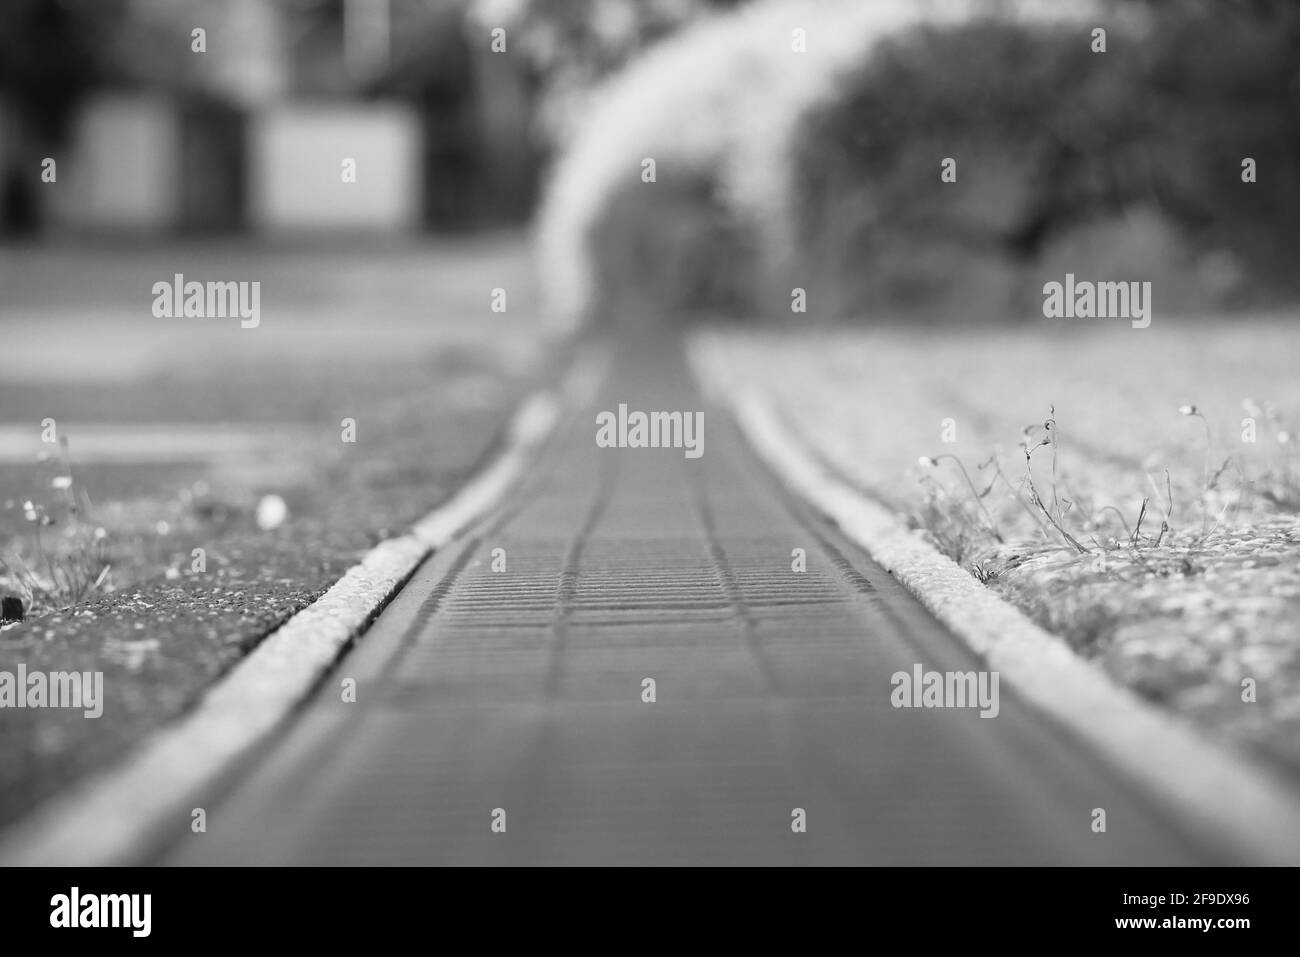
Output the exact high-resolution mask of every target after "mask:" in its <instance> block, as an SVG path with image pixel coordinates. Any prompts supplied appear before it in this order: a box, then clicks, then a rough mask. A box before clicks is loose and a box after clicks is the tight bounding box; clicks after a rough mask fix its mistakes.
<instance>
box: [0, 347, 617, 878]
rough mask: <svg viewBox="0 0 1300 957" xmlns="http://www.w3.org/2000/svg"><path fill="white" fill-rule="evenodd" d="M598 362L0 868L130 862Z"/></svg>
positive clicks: (508, 476) (58, 804)
mask: <svg viewBox="0 0 1300 957" xmlns="http://www.w3.org/2000/svg"><path fill="white" fill-rule="evenodd" d="M602 361H603V357H601V356H598V355H597V354H595V353H586V354H582V355H580V356H579V358H578V359H577V360H576V361H575V363H574V365H573V367H572V369H571V370H570V372H569V374H568V376H567V377H566V379H565V382H564V383H563V385H562V386H561V387H560V388H559V389H558V390H556V391H551V392H540V393H536V394H534V395H532V396H531V397H529V398H528V399H527V400H526V401H525V402H523V404H522V405H521V406H520V407H519V408H518V409H517V410H516V412H515V414H514V416H513V418H512V420H511V423H510V427H509V433H508V436H507V439H506V442H505V448H504V449H503V450H502V451H501V453H500V454H499V455H498V456H497V457H496V459H495V460H493V462H492V463H491V464H490V465H489V466H488V467H487V468H486V469H485V470H484V471H483V472H482V473H480V474H479V475H478V476H476V477H475V478H473V479H472V480H470V482H469V483H468V484H466V485H465V486H464V487H463V488H461V489H460V491H458V492H457V493H456V494H455V495H454V496H453V497H452V498H451V499H450V500H449V501H448V502H446V503H445V504H444V505H442V506H440V507H439V508H437V509H435V510H434V511H433V512H431V513H430V514H429V515H427V516H426V517H425V518H424V519H422V520H421V521H420V522H419V523H418V524H417V525H416V526H415V527H414V529H412V531H411V532H410V533H409V534H407V535H404V536H402V537H401V538H394V539H389V540H388V541H385V542H383V543H381V544H380V545H378V546H376V547H375V548H374V549H372V550H371V551H370V552H368V553H367V554H366V555H365V556H364V558H363V559H362V561H361V563H360V564H358V565H355V566H353V567H352V568H350V569H348V571H347V572H346V573H345V574H344V575H343V577H342V578H341V579H340V580H339V581H338V582H336V583H335V584H334V585H333V586H332V587H331V588H330V589H329V591H327V592H326V593H325V594H324V595H322V596H321V597H320V598H319V599H318V600H317V601H315V602H314V603H312V604H311V605H309V606H308V607H307V608H305V609H303V610H302V611H300V612H299V613H298V614H296V615H294V616H293V617H292V618H290V619H289V620H288V621H287V622H285V623H284V624H283V625H282V626H280V628H279V629H277V630H276V631H274V632H273V633H272V634H270V635H269V636H267V637H266V638H265V639H264V640H263V641H262V642H261V643H260V644H259V645H258V646H257V647H256V648H255V649H253V651H252V652H250V653H249V654H248V656H247V657H245V658H243V659H242V660H241V661H240V662H239V663H238V664H237V665H236V666H235V667H234V668H233V669H232V670H231V671H230V673H229V674H228V675H227V676H226V677H224V678H222V679H221V680H220V681H218V682H217V683H216V684H215V685H213V686H212V687H211V688H209V689H208V691H207V692H206V693H205V694H204V696H203V697H202V699H201V700H200V701H199V703H198V704H197V706H196V707H195V708H194V710H193V711H191V712H190V713H189V714H188V715H187V716H186V717H184V718H182V719H181V720H180V721H178V722H177V723H175V724H172V725H170V726H167V727H164V728H162V729H161V730H159V731H157V732H155V733H154V734H153V735H151V736H150V737H148V738H146V739H145V740H144V742H142V744H141V745H140V746H138V747H137V748H136V750H135V751H133V752H132V753H131V754H129V755H128V756H127V757H126V758H125V759H123V760H122V761H120V762H118V763H117V764H116V765H114V766H112V767H110V768H108V769H106V770H104V771H101V772H99V773H97V774H94V775H92V776H91V777H89V778H88V779H86V780H85V781H83V782H81V783H79V784H78V785H75V786H74V787H73V788H72V789H71V790H70V791H67V792H65V793H63V794H61V795H59V796H57V797H55V798H53V799H51V800H50V801H47V802H46V803H45V804H43V805H41V806H39V807H37V808H36V809H35V810H34V811H33V812H32V813H31V814H29V815H28V816H27V817H25V818H23V819H21V820H19V821H17V822H15V823H14V824H13V825H11V826H10V828H9V829H8V831H7V832H6V834H5V837H4V840H3V841H0V865H4V866H102V865H110V864H123V863H129V862H130V861H131V860H132V859H133V857H134V856H135V855H138V854H139V853H141V850H142V849H143V848H146V847H148V846H149V845H150V844H151V843H152V840H153V839H154V838H156V836H157V834H156V831H157V829H159V828H168V827H175V828H179V827H181V826H183V825H184V823H185V822H186V821H187V820H189V817H190V814H191V811H192V809H193V807H194V806H196V805H195V804H194V803H192V802H193V801H195V800H197V799H196V795H199V794H202V793H203V792H204V791H205V790H206V789H207V788H209V787H210V786H211V785H212V784H213V782H215V781H216V779H217V778H218V777H219V775H220V774H221V773H222V772H223V771H225V770H226V769H227V768H228V767H229V766H230V765H231V763H232V762H233V761H235V759H237V758H238V757H239V756H241V755H242V754H244V753H246V752H247V751H248V750H249V749H250V748H252V747H254V746H255V745H257V744H258V743H260V742H262V741H264V740H265V739H266V738H267V736H268V735H270V734H271V733H272V732H273V731H274V730H275V729H276V728H277V727H278V726H279V725H280V723H281V722H282V721H284V719H285V718H286V717H288V715H289V714H290V712H291V711H292V710H293V709H294V708H295V707H296V706H297V705H298V704H299V702H301V701H302V700H303V699H304V698H306V696H307V695H308V694H310V693H311V691H312V689H313V688H314V687H315V686H316V684H317V682H318V681H319V680H320V679H321V678H322V677H323V676H324V675H325V674H326V672H328V671H329V669H330V668H331V667H332V666H333V664H334V663H335V662H336V661H337V660H338V658H339V657H340V656H341V655H342V654H343V653H344V652H345V651H346V650H347V648H348V646H349V644H350V643H351V642H352V641H353V640H354V639H355V638H357V637H358V636H359V635H360V634H361V633H362V632H364V631H365V629H366V628H367V627H368V626H369V624H370V623H371V622H372V621H373V620H374V618H375V617H376V616H377V615H378V614H379V612H380V611H381V610H382V609H383V608H384V606H385V605H386V604H387V603H388V602H389V600H390V599H391V598H392V597H393V595H394V594H396V593H397V591H398V590H399V589H400V588H401V587H402V586H403V585H404V584H405V583H406V581H407V579H408V578H410V576H411V574H412V573H413V572H414V571H415V570H416V568H417V567H418V566H419V565H420V563H421V562H423V561H424V559H425V558H426V557H427V556H428V555H429V554H430V553H432V552H433V551H434V550H436V549H439V548H442V547H443V546H445V545H446V544H447V543H448V542H450V541H452V540H453V539H454V538H455V537H456V535H457V534H458V533H459V532H460V531H462V530H463V529H464V528H465V527H466V526H468V525H469V524H470V523H471V522H473V521H474V520H475V519H477V518H479V517H481V516H482V515H483V514H484V513H485V512H486V511H487V510H488V509H489V508H491V507H492V505H494V504H495V503H496V502H497V501H498V500H499V499H500V498H501V497H502V496H503V495H504V494H505V493H506V492H507V491H508V490H509V489H510V488H511V487H512V486H513V485H514V484H515V483H516V482H517V481H518V480H519V478H520V477H521V475H522V474H523V470H524V467H525V466H526V464H527V463H528V461H529V460H530V458H531V456H532V453H533V452H534V451H535V450H536V449H537V448H538V446H540V445H541V444H542V443H543V442H544V441H545V440H546V438H547V437H548V436H549V435H550V434H551V431H552V429H553V427H554V425H555V423H556V421H557V419H558V417H559V413H560V409H561V407H562V406H563V405H565V404H567V403H569V402H573V401H578V400H579V398H580V397H581V396H582V395H584V394H585V393H586V392H587V391H589V390H590V389H591V387H592V384H593V383H594V382H595V381H596V380H597V378H598V377H599V374H600V369H601V367H602ZM201 803H202V802H201V801H200V802H199V806H201Z"/></svg>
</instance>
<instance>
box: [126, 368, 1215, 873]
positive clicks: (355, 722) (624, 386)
mask: <svg viewBox="0 0 1300 957" xmlns="http://www.w3.org/2000/svg"><path fill="white" fill-rule="evenodd" d="M702 401H703V400H702V399H701V397H700V395H699V393H698V392H697V390H696V389H695V387H694V385H693V384H692V383H691V382H690V379H689V376H688V374H687V372H686V369H685V364H684V362H683V361H682V358H681V355H680V352H679V351H678V349H677V347H676V346H675V345H672V344H670V345H666V346H663V347H662V348H659V349H657V350H652V349H650V348H648V347H647V346H646V345H645V344H643V343H638V344H637V345H636V347H635V348H631V349H625V350H624V352H623V355H622V356H621V357H620V358H617V359H616V361H615V364H614V366H613V369H612V373H611V375H610V377H609V379H608V381H607V382H606V383H605V385H604V386H603V387H602V388H601V390H600V395H599V396H598V399H597V401H596V402H595V403H594V404H593V406H592V407H591V408H590V409H588V410H585V411H582V412H581V413H580V414H575V415H574V416H573V417H572V418H571V419H570V420H569V422H568V424H567V425H566V426H565V427H564V428H563V429H562V430H561V434H559V435H558V436H557V438H556V440H555V441H554V442H553V443H552V445H551V447H550V448H549V449H548V451H547V453H546V455H545V457H544V459H543V460H542V461H541V462H539V464H538V467H537V468H536V469H535V470H534V472H533V474H532V476H531V477H530V479H529V481H528V482H527V483H526V486H525V487H524V488H522V489H521V490H519V492H518V493H517V494H516V495H515V496H514V497H513V498H512V499H511V500H510V501H509V502H507V503H505V504H504V505H503V507H502V508H501V509H500V510H499V512H498V513H497V514H495V515H493V516H490V517H489V518H488V519H487V520H486V521H485V522H484V523H482V524H481V525H480V526H479V527H478V528H477V529H475V530H474V531H472V532H471V534H470V535H469V536H467V538H466V540H465V541H464V542H463V543H462V544H461V545H460V546H459V547H456V548H452V549H448V550H445V551H444V552H443V553H441V554H439V555H437V556H435V557H434V558H432V559H430V560H429V561H428V562H426V563H425V565H424V566H423V567H422V568H421V569H420V570H419V571H418V572H417V574H416V576H415V577H414V579H413V580H412V581H411V583H410V584H409V585H408V586H407V587H406V588H405V589H404V591H403V592H402V593H401V594H400V595H399V596H398V597H397V599H396V600H395V601H394V602H393V603H392V605H390V606H389V608H388V609H387V610H386V611H385V613H384V614H383V615H382V616H381V617H380V618H379V620H378V622H377V624H376V625H375V626H374V628H373V629H372V630H371V631H370V632H369V633H368V634H367V636H366V637H365V638H364V640H363V641H362V642H361V643H360V644H359V646H358V647H357V648H356V649H355V650H354V651H353V652H352V653H351V654H350V655H349V656H348V657H347V658H346V659H345V660H344V661H343V662H341V664H340V666H339V668H338V671H337V672H336V674H335V675H333V676H332V677H331V678H330V679H328V680H327V681H326V682H325V683H324V685H323V687H322V688H321V690H320V693H319V695H318V696H317V697H316V698H315V700H314V701H312V702H311V703H310V704H309V706H308V707H306V708H305V709H304V710H303V712H302V713H301V715H300V717H299V718H298V719H297V720H296V721H295V722H294V724H293V725H292V727H291V728H290V729H289V731H288V732H287V733H286V734H285V735H284V736H282V737H281V739H280V740H279V741H278V742H277V743H276V744H275V745H273V746H270V747H268V748H267V749H266V750H265V751H264V753H262V754H259V755H257V756H255V758H253V759H250V760H249V761H248V762H247V763H246V767H244V768H242V769H241V770H240V771H239V773H237V774H233V775H232V776H231V777H230V779H229V781H228V782H227V784H226V786H225V787H224V788H223V789H222V792H221V793H214V794H213V795H212V796H211V800H209V801H208V802H207V803H206V810H207V813H208V819H207V821H208V831H207V833H206V834H198V835H196V834H191V833H190V832H189V830H188V827H186V828H185V829H184V831H183V832H181V833H178V834H177V835H174V840H172V841H171V842H170V844H168V843H166V842H164V844H163V845H162V847H161V849H160V853H159V854H158V856H157V857H156V858H151V859H156V860H159V861H161V862H164V863H184V864H209V863H216V864H235V863H241V864H243V863H252V864H344V863H348V864H351V863H357V864H362V863H364V864H425V863H429V864H507V863H510V864H573V863H626V864H633V863H640V864H688V863H691V864H722V863H737V864H742V863H743V864H749V863H791V864H807V863H825V864H829V863H835V864H847V863H862V864H938V863H962V864H976V863H980V864H983V863H997V864H1002V863H1062V864H1064V863H1071V864H1073V863H1078V864H1103V863H1116V864H1156V863H1159V864H1182V863H1207V862H1214V861H1220V860H1223V858H1222V857H1221V856H1220V855H1219V854H1218V853H1217V852H1215V851H1214V850H1212V849H1210V848H1207V847H1205V846H1202V845H1201V844H1200V843H1199V842H1198V840H1197V839H1196V838H1195V836H1193V835H1188V834H1185V833H1183V832H1181V831H1179V830H1178V829H1177V828H1176V827H1175V826H1174V825H1173V824H1172V823H1171V822H1170V821H1168V820H1167V819H1166V818H1165V816H1164V815H1163V814H1162V813H1161V812H1160V810H1159V808H1158V807H1156V806H1154V805H1153V804H1152V803H1150V802H1149V801H1148V800H1147V799H1146V798H1145V797H1144V796H1143V795H1142V794H1140V793H1138V792H1137V791H1135V790H1134V789H1133V788H1132V787H1131V786H1130V785H1129V784H1127V783H1126V782H1125V780H1124V779H1122V778H1121V777H1120V776H1119V775H1117V774H1116V773H1115V772H1114V771H1113V770H1112V769H1111V768H1109V767H1107V766H1105V765H1103V764H1102V763H1101V762H1100V761H1099V760H1098V759H1097V758H1095V757H1094V756H1093V755H1092V754H1091V753H1090V752H1089V751H1088V750H1087V749H1086V748H1084V747H1083V746H1081V745H1080V744H1079V743H1077V742H1075V741H1073V740H1071V739H1070V738H1069V737H1067V736H1066V735H1065V734H1064V733H1062V732H1061V731H1060V730H1059V729H1057V728H1055V727H1054V726H1052V725H1050V724H1048V723H1047V722H1046V721H1045V720H1044V719H1042V718H1041V717H1039V716H1037V715H1035V714H1033V713H1030V712H1028V711H1027V710H1026V709H1025V708H1023V707H1022V706H1020V704H1019V703H1018V702H1017V700H1016V699H1015V697H1014V692H1012V691H1011V690H1010V689H1009V688H1007V687H1005V686H1004V687H1003V688H1002V689H1001V690H1002V694H1001V713H1000V714H999V715H998V717H997V718H996V719H993V720H988V719H981V718H980V717H979V716H978V713H977V712H976V711H974V710H969V711H958V710H919V709H917V710H905V709H895V708H893V707H891V706H890V703H889V697H890V690H891V688H890V676H891V675H892V674H893V673H894V672H895V671H899V670H905V671H910V670H911V668H912V666H913V664H914V663H920V664H922V665H924V666H925V668H926V669H927V670H929V669H935V670H941V671H947V670H968V669H973V668H977V667H978V664H977V662H976V661H975V660H974V659H973V658H972V657H971V656H970V655H969V654H968V653H967V652H966V651H965V650H964V649H963V648H962V647H961V646H960V645H959V644H958V643H957V642H956V641H955V640H954V639H952V638H951V637H950V636H948V635H947V633H946V632H945V631H944V630H943V629H942V628H941V627H939V626H938V625H937V624H936V623H935V622H934V621H933V620H932V619H931V618H930V617H929V615H928V614H927V613H926V612H925V611H924V610H923V609H922V608H921V607H920V606H919V605H918V604H917V603H916V602H915V601H913V600H912V599H911V598H910V596H908V595H907V594H906V593H905V592H904V591H902V589H901V588H900V587H899V586H898V585H897V584H896V583H895V582H894V581H893V580H892V579H891V578H890V577H889V576H888V574H886V573H885V572H884V571H883V570H882V569H881V568H879V567H878V566H877V565H875V564H874V563H872V562H871V561H870V560H869V559H868V558H867V557H866V556H865V555H864V554H863V553H862V552H860V551H859V550H857V549H856V548H854V547H852V546H851V545H850V544H848V543H847V542H846V541H844V540H843V539H842V538H841V537H840V536H839V535H837V534H836V532H835V531H834V530H833V529H831V528H829V527H827V526H826V525H824V524H823V523H821V522H820V521H819V520H818V519H816V518H815V517H814V516H813V515H812V514H810V512H809V511H808V510H807V509H806V508H805V507H804V506H802V505H801V504H800V503H797V502H794V501H792V500H791V499H790V498H788V497H787V496H786V495H785V493H784V492H783V491H782V490H781V489H780V488H779V487H778V485H777V484H776V483H775V482H774V480H773V479H772V478H771V477H770V476H769V475H768V474H767V473H766V472H765V471H764V470H763V469H762V468H761V467H760V466H759V464H758V463H757V462H756V461H755V460H754V458H752V456H751V455H750V453H749V452H748V450H747V449H746V448H745V447H744V445H743V443H742V441H741V439H740V436H739V435H738V434H737V432H736V430H735V429H734V427H733V426H732V425H731V424H730V423H729V422H728V421H727V420H726V418H725V417H724V415H723V413H721V412H720V411H719V410H717V409H715V408H712V407H707V406H705V405H703V404H702ZM620 402H626V403H628V405H629V407H630V408H632V409H645V410H656V409H668V410H674V409H676V410H695V411H698V410H702V411H703V413H704V420H705V429H704V449H705V452H704V455H703V457H701V458H699V459H693V460H692V459H687V458H686V457H685V456H684V455H683V453H682V451H681V450H677V449H600V448H597V446H596V444H595V415H596V412H597V411H598V410H604V409H609V410H615V409H617V406H618V403H620ZM863 414H870V412H869V411H868V410H863ZM496 548H502V549H504V550H505V556H506V571H505V572H494V571H493V570H492V567H491V564H492V554H493V550H494V549H496ZM794 548H803V549H805V550H806V552H807V571H806V572H805V573H802V574H800V573H795V572H793V571H792V570H791V561H792V559H791V550H792V549H794ZM647 677H649V678H653V679H654V680H655V682H656V685H657V688H656V691H657V700H656V701H655V702H654V703H644V702H643V701H642V680H643V679H644V678H647ZM344 678H354V679H356V681H357V698H358V700H357V701H356V703H344V702H343V701H342V695H341V693H340V683H341V681H342V680H343V679H344ZM1096 807H1102V808H1105V810H1106V813H1107V824H1108V829H1107V832H1106V833H1105V834H1094V833H1093V832H1092V830H1091V828H1090V824H1091V821H1092V817H1091V811H1092V809H1093V808H1096ZM496 808H500V809H503V810H504V811H505V813H506V818H505V821H506V831H505V833H494V832H493V831H492V827H491V826H492V821H493V811H494V809H496ZM795 808H803V809H804V810H805V812H806V815H807V832H806V833H795V832H793V831H792V828H791V821H792V816H791V815H792V810H793V809H795Z"/></svg>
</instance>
